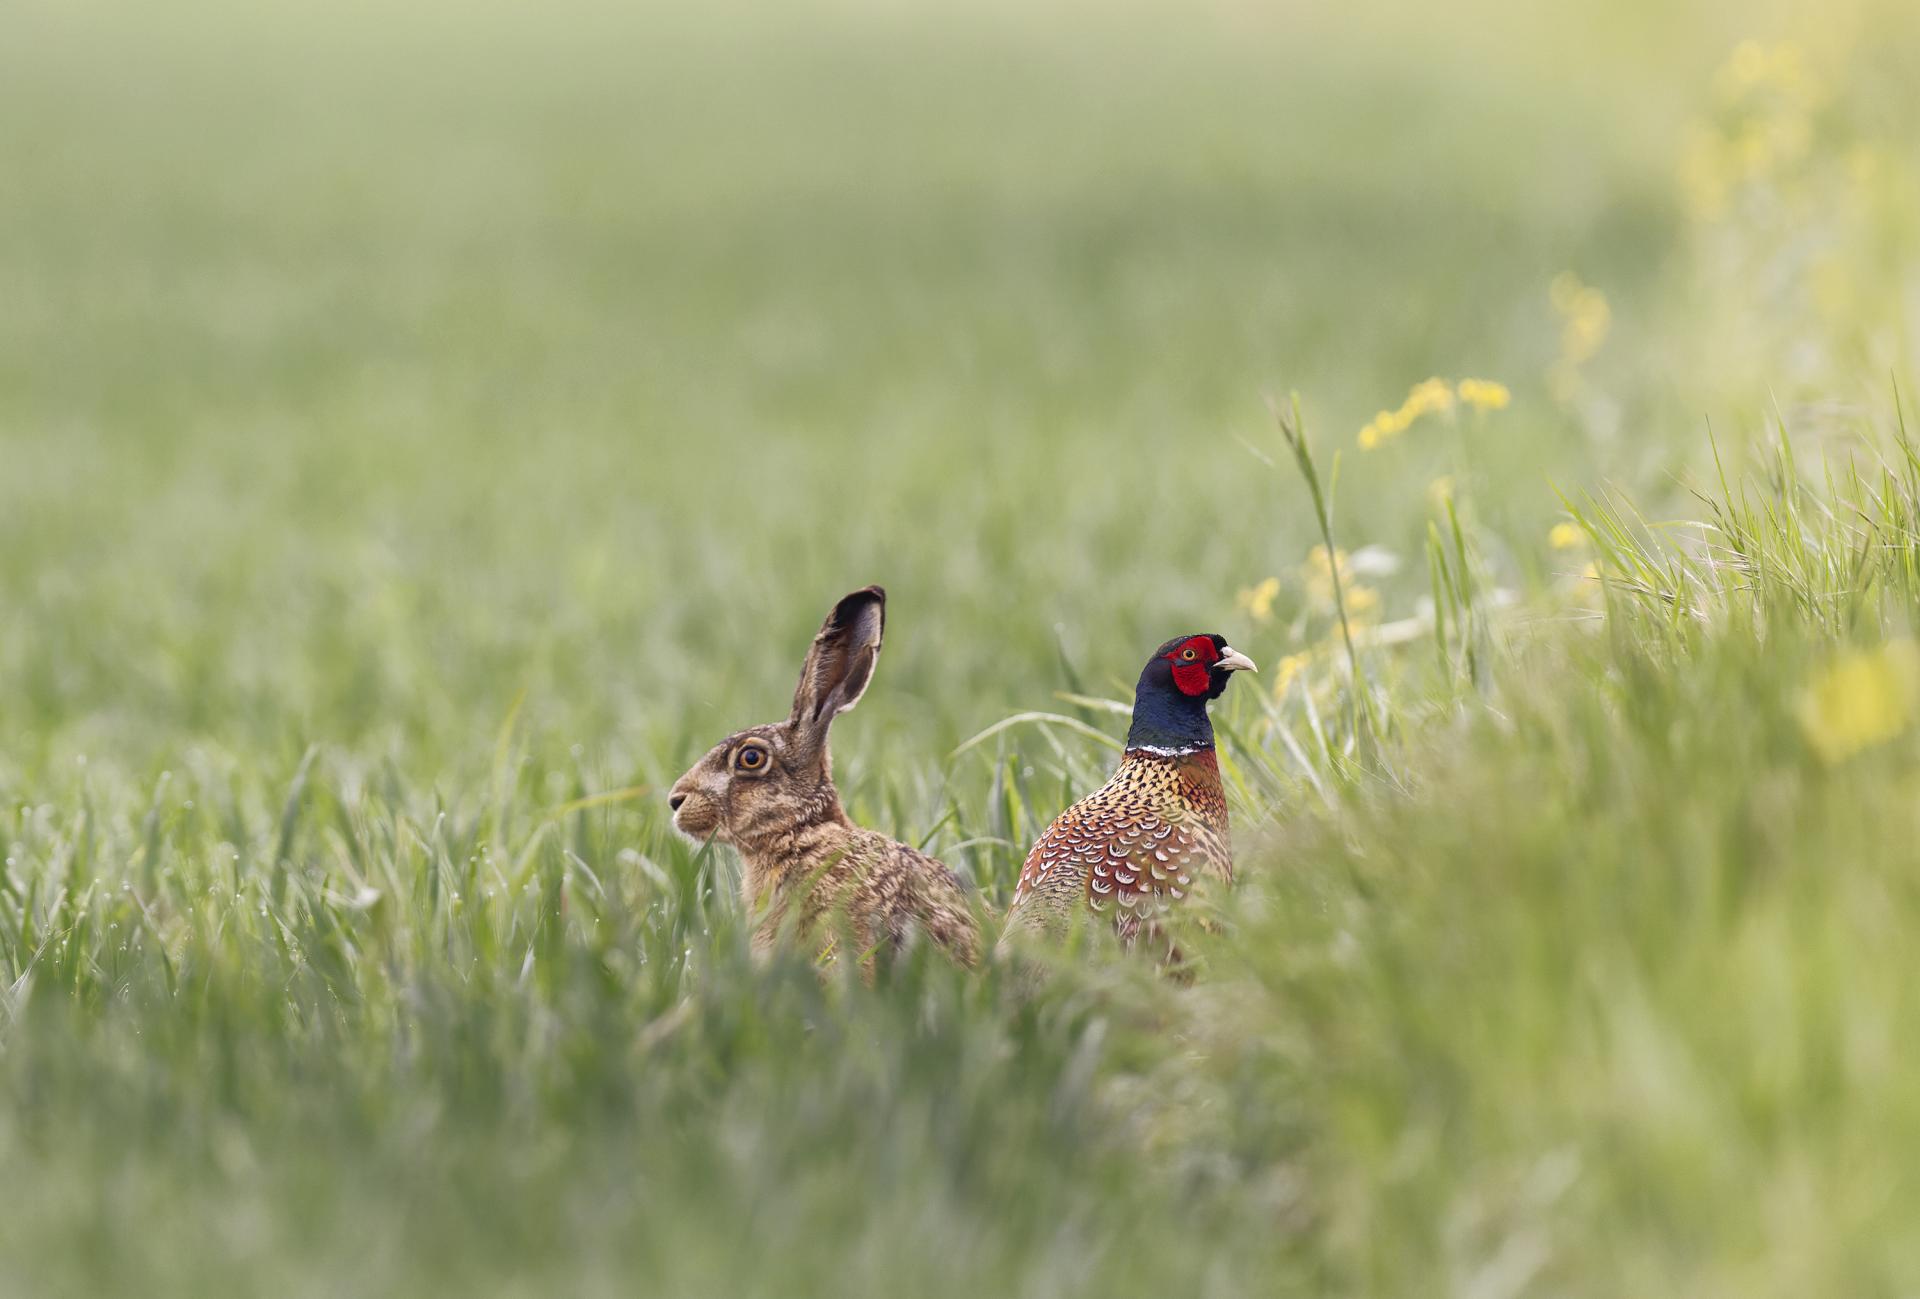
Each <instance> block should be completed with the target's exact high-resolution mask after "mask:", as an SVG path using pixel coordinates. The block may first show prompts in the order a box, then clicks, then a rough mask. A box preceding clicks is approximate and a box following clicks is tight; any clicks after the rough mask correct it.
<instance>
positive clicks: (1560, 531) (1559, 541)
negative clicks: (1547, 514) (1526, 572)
mask: <svg viewBox="0 0 1920 1299" xmlns="http://www.w3.org/2000/svg"><path fill="white" fill-rule="evenodd" d="M1547 544H1548V545H1549V546H1552V547H1553V548H1554V549H1555V550H1577V549H1578V548H1579V547H1581V546H1584V545H1586V544H1587V534H1586V532H1585V531H1584V530H1583V529H1582V528H1581V527H1580V525H1579V524H1577V523H1556V524H1554V525H1553V530H1552V531H1551V532H1549V533H1547Z"/></svg>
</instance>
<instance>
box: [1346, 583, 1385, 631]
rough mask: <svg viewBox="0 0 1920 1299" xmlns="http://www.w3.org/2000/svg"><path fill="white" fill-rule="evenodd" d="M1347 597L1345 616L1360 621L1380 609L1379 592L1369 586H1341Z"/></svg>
mask: <svg viewBox="0 0 1920 1299" xmlns="http://www.w3.org/2000/svg"><path fill="white" fill-rule="evenodd" d="M1341 594H1343V595H1345V596H1346V598H1347V616H1348V617H1349V618H1352V619H1353V620H1354V621H1355V622H1362V621H1365V620H1366V619H1368V618H1371V617H1372V616H1373V615H1374V614H1376V613H1378V612H1379V611H1380V593H1379V592H1378V591H1376V590H1374V589H1373V588H1372V587H1370V586H1343V587H1342V588H1341Z"/></svg>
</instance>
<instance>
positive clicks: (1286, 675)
mask: <svg viewBox="0 0 1920 1299" xmlns="http://www.w3.org/2000/svg"><path fill="white" fill-rule="evenodd" d="M1312 661H1313V655H1311V654H1305V653H1301V654H1289V655H1287V656H1286V657H1285V658H1283V659H1281V660H1280V665H1279V666H1278V667H1276V668H1275V669H1274V670H1273V697H1274V698H1275V699H1284V698H1286V694H1287V690H1288V688H1289V687H1290V686H1292V685H1293V683H1294V682H1295V681H1297V680H1298V679H1299V677H1300V674H1301V673H1302V672H1305V671H1306V670H1307V664H1309V663H1311V662H1312Z"/></svg>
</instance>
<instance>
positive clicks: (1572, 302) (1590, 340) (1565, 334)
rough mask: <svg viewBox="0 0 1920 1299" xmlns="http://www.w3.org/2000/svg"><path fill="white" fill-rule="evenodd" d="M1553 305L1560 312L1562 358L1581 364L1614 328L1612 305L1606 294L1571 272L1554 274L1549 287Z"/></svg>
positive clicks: (1598, 348) (1571, 363)
mask: <svg viewBox="0 0 1920 1299" xmlns="http://www.w3.org/2000/svg"><path fill="white" fill-rule="evenodd" d="M1548 295H1549V297H1551V299H1552V300H1553V308H1554V310H1555V311H1557V312H1559V313H1560V358H1561V360H1562V361H1564V362H1566V363H1567V364H1569V365H1581V364H1584V363H1585V362H1587V361H1589V360H1591V359H1592V358H1593V354H1594V353H1595V352H1598V351H1599V350H1600V345H1601V344H1602V343H1604V342H1606V341H1607V334H1608V332H1609V330H1611V329H1612V327H1613V308H1612V306H1611V305H1609V304H1608V302H1607V295H1606V294H1604V293H1602V292H1600V290H1598V289H1596V288H1594V287H1593V286H1592V285H1590V284H1583V283H1581V281H1580V277H1579V276H1577V275H1575V274H1574V273H1573V272H1571V271H1563V272H1561V273H1560V274H1559V275H1556V276H1554V277H1553V284H1552V285H1551V287H1550V289H1549V294H1548Z"/></svg>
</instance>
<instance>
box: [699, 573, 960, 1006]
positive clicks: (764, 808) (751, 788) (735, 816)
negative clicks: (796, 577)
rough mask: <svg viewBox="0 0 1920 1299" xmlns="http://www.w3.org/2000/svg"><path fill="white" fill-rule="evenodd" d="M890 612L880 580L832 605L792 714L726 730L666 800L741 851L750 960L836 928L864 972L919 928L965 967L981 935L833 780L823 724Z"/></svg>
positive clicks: (857, 681)
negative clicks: (844, 802)
mask: <svg viewBox="0 0 1920 1299" xmlns="http://www.w3.org/2000/svg"><path fill="white" fill-rule="evenodd" d="M886 608H887V593H886V592H885V591H883V590H881V589H880V588H879V587H877V586H869V587H866V588H864V589H863V590H859V591H855V592H854V593H853V594H851V595H849V596H847V597H846V598H845V599H843V600H841V601H840V603H838V604H836V605H835V606H834V607H833V612H832V613H830V614H828V615H827V620H826V622H825V623H824V624H823V625H822V626H821V628H820V634H819V635H817V636H815V637H814V638H813V648H812V649H810V650H809V651H808V652H807V658H806V662H805V663H804V664H803V665H802V666H801V668H800V685H799V688H798V689H797V690H795V691H794V694H793V713H792V715H791V716H789V717H788V718H787V720H786V721H784V722H774V723H772V724H770V725H767V726H755V727H752V728H750V729H748V730H744V731H739V732H736V733H735V734H733V735H729V736H728V737H727V738H726V739H724V740H722V741H721V742H720V743H719V744H717V745H715V746H714V747H713V749H712V751H711V752H709V753H708V754H707V755H706V756H705V757H704V758H702V759H700V761H699V762H696V763H695V764H694V765H693V768H692V770H690V771H688V772H687V774H686V775H684V776H682V777H680V779H679V780H677V781H675V782H674V786H673V789H672V790H671V791H670V792H669V793H668V795H667V803H668V805H669V806H670V807H671V808H672V809H673V824H674V827H675V828H676V829H678V830H679V831H680V832H681V833H682V834H685V835H687V836H689V837H691V838H694V839H697V840H707V839H712V840H717V841H718V842H720V843H724V844H731V845H732V846H733V847H734V849H735V850H737V851H738V852H739V854H740V859H741V861H742V862H743V863H744V864H745V866H746V871H745V874H744V877H743V880H742V884H743V889H742V892H743V893H744V894H745V898H746V904H747V907H748V908H749V909H750V910H752V911H754V912H755V913H756V914H758V915H759V917H760V918H759V921H758V923H757V925H756V926H755V928H754V932H753V940H752V941H753V951H754V953H755V954H756V955H758V956H765V955H766V954H767V953H768V952H769V951H771V950H772V949H773V947H774V945H775V944H776V943H777V942H778V941H779V939H780V936H781V935H782V933H783V932H785V931H787V930H788V929H791V930H792V932H793V933H794V934H795V936H796V938H797V939H798V941H800V942H802V943H804V944H808V945H811V946H814V947H815V949H816V950H817V951H818V952H819V953H820V955H821V957H822V958H823V959H825V958H827V957H829V956H831V955H832V952H833V947H834V940H835V937H836V935H837V934H840V933H844V934H845V935H846V936H847V937H848V938H849V940H850V941H852V942H854V943H857V944H858V946H859V952H858V953H857V955H859V956H860V958H861V962H862V970H863V972H864V973H866V974H868V975H869V976H870V975H871V972H872V969H873V960H874V958H875V957H876V956H877V955H880V954H882V953H883V952H884V953H885V954H889V955H890V954H891V953H892V952H894V951H897V950H898V949H899V947H900V946H901V945H902V944H903V943H906V942H907V941H909V938H910V935H912V934H913V933H914V932H915V931H918V932H921V933H924V934H925V935H926V936H927V937H928V938H930V939H932V940H933V941H934V942H935V943H936V944H938V945H939V946H940V947H941V948H942V949H943V950H944V951H945V952H946V953H947V954H948V955H949V956H950V957H952V958H953V959H954V960H956V961H958V962H960V963H961V964H963V965H972V964H973V963H974V962H975V960H976V959H977V957H978V954H979V944H980V934H979V929H978V926H977V924H976V923H975V920H974V916H973V912H972V910H971V909H970V908H969V907H968V905H967V899H966V895H965V893H964V892H963V890H962V887H961V884H960V881H959V879H958V878H956V877H955V875H954V874H953V872H952V871H950V870H948V869H947V868H946V867H945V866H943V865H942V864H941V863H939V862H937V861H935V860H934V859H933V858H931V857H928V856H925V855H924V854H922V853H918V852H915V851H914V850H913V849H911V848H909V847H907V846H906V845H905V844H903V843H896V842H894V841H893V840H892V839H889V838H887V837H886V836H885V835H882V834H876V833H875V832H874V831H872V830H863V829H861V828H860V827H858V826H856V825H854V824H853V822H852V821H850V820H848V819H847V814H846V813H845V812H844V811H842V810H841V807H840V795H839V792H838V791H837V790H836V789H835V788H834V785H833V772H832V763H831V760H830V759H829V757H828V755H827V730H828V728H829V727H831V726H832V725H833V719H834V718H835V717H836V716H838V715H839V714H841V713H844V712H846V711H847V710H848V709H849V708H852V707H853V706H854V705H855V704H857V703H859V702H860V696H861V695H863V694H865V693H866V689H867V683H868V682H869V681H871V680H872V679H873V669H874V665H875V663H876V662H877V661H878V660H879V657H880V637H881V633H882V631H883V630H884V629H885V626H886Z"/></svg>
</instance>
